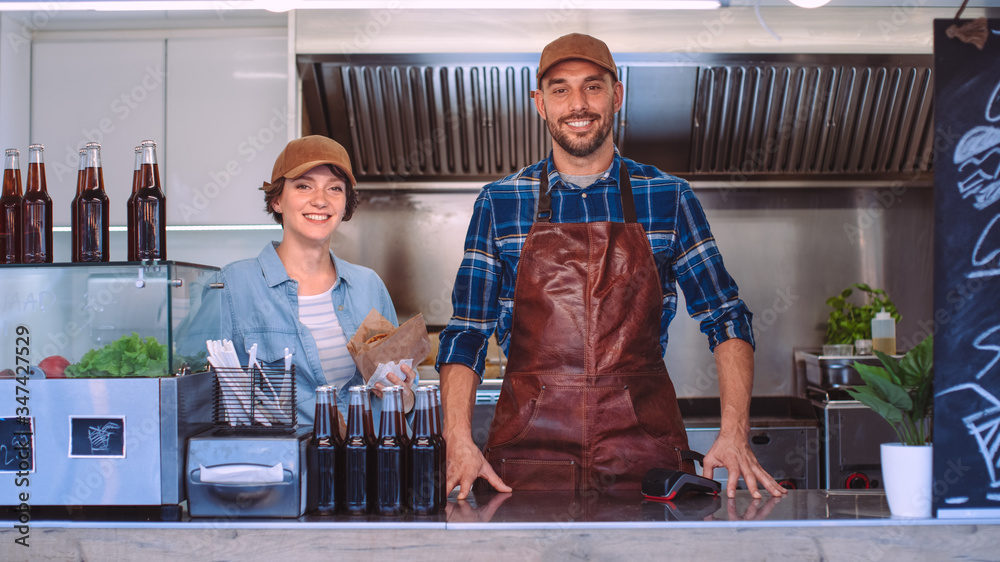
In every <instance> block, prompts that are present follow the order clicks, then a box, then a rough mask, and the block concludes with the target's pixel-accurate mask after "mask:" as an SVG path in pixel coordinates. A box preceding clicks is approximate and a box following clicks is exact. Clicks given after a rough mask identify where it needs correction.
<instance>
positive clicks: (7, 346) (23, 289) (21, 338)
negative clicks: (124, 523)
mask: <svg viewBox="0 0 1000 562" xmlns="http://www.w3.org/2000/svg"><path fill="white" fill-rule="evenodd" d="M2 268H3V271H2V273H0V299H2V300H0V319H2V324H0V335H2V339H3V344H2V346H0V367H2V368H3V369H9V370H10V372H8V373H5V376H4V377H3V379H2V380H0V505H4V506H14V507H15V509H16V508H17V506H25V505H26V506H28V508H26V509H31V510H33V511H34V510H36V509H37V508H40V507H56V506H81V507H83V508H87V509H89V508H92V507H94V506H102V508H105V507H108V506H120V507H125V506H128V507H130V508H131V507H135V506H144V507H152V508H155V509H159V510H161V513H162V514H163V516H165V517H168V518H169V517H173V516H175V515H179V513H180V509H179V505H180V503H181V502H182V501H183V500H184V483H183V477H182V474H183V466H182V465H183V461H184V458H183V457H184V450H185V442H186V440H187V438H188V437H189V436H191V435H194V434H196V433H198V432H200V431H202V430H204V429H205V428H206V427H208V426H209V424H210V423H211V395H212V381H211V374H210V373H207V372H204V371H205V356H206V346H205V340H207V339H219V336H220V330H219V326H220V322H219V320H220V317H219V311H220V308H219V306H220V303H221V293H222V291H221V290H219V289H221V284H220V283H219V270H218V268H214V267H205V266H198V265H190V264H182V263H174V262H152V263H141V264H140V263H106V264H46V265H33V266H27V265H24V266H2Z"/></svg>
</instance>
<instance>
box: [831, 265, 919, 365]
mask: <svg viewBox="0 0 1000 562" xmlns="http://www.w3.org/2000/svg"><path fill="white" fill-rule="evenodd" d="M855 289H857V290H858V291H860V292H861V293H863V294H864V295H865V298H864V301H865V302H864V304H861V305H858V304H855V303H854V302H852V301H850V300H848V299H849V298H850V297H851V295H853V294H854V290H855ZM826 304H827V305H829V306H831V307H833V310H831V311H830V317H829V318H828V319H827V323H826V343H825V345H824V348H826V346H834V345H839V346H847V347H841V348H830V349H831V352H829V353H828V352H827V351H826V349H824V352H823V354H824V355H851V353H850V350H852V349H853V347H854V345H855V343H856V342H857V341H858V340H868V341H871V338H872V319H873V318H875V315H876V314H877V313H878V312H879V311H881V310H882V309H883V308H884V309H885V311H886V312H888V313H889V314H891V315H892V317H893V319H895V321H896V322H899V321H900V319H901V318H902V317H901V316H900V315H899V311H898V310H896V305H895V304H893V302H892V301H891V300H890V299H889V295H888V293H886V292H885V290H883V289H873V288H871V287H870V286H868V285H866V284H864V283H855V284H854V285H851V286H850V287H848V288H846V289H844V290H843V291H841V292H840V294H839V295H836V296H833V297H830V298H828V299H826Z"/></svg>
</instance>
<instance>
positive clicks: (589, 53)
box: [536, 33, 618, 87]
mask: <svg viewBox="0 0 1000 562" xmlns="http://www.w3.org/2000/svg"><path fill="white" fill-rule="evenodd" d="M570 59H583V60H585V61H590V62H592V63H594V64H596V65H598V66H601V67H603V68H606V69H608V71H609V72H611V75H612V76H614V78H615V82H617V81H618V66H616V65H615V59H614V58H613V57H612V56H611V50H610V49H608V46H607V45H606V44H605V43H604V41H601V40H600V39H597V38H596V37H591V36H590V35H584V34H582V33H570V34H569V35H563V36H562V37H560V38H559V39H556V40H555V41H553V42H551V43H549V44H548V45H546V46H545V48H544V49H542V56H541V58H540V59H539V60H538V74H537V75H536V78H538V86H539V87H541V86H542V76H545V73H546V72H548V71H549V69H550V68H552V67H553V66H555V65H557V64H559V63H561V62H563V61H566V60H570Z"/></svg>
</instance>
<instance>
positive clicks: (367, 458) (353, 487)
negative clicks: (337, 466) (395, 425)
mask: <svg viewBox="0 0 1000 562" xmlns="http://www.w3.org/2000/svg"><path fill="white" fill-rule="evenodd" d="M348 392H349V393H350V395H349V396H350V400H349V403H348V409H347V438H346V439H345V440H344V456H345V457H346V464H347V468H346V470H345V472H344V474H345V476H346V478H347V484H346V486H345V488H346V490H345V491H346V493H347V498H346V500H345V501H344V508H345V510H346V511H347V513H350V514H351V515H364V514H366V513H371V512H372V510H373V509H374V502H375V493H376V490H375V430H374V424H373V420H372V408H371V402H370V401H369V398H368V388H366V387H365V386H362V385H358V386H352V387H351V388H349V389H348Z"/></svg>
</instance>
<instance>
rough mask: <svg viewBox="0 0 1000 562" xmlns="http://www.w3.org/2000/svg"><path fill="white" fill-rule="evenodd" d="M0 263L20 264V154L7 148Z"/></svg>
mask: <svg viewBox="0 0 1000 562" xmlns="http://www.w3.org/2000/svg"><path fill="white" fill-rule="evenodd" d="M0 263H21V162H20V152H18V150H17V149H16V148H8V149H7V152H6V161H5V163H4V169H3V195H0Z"/></svg>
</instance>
